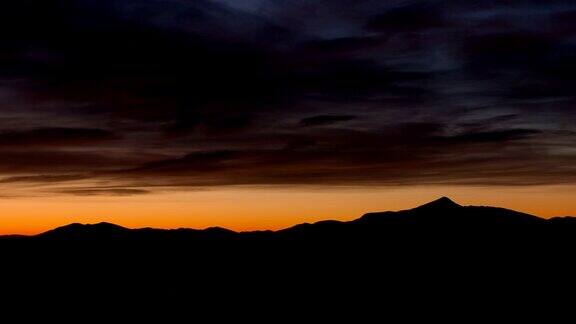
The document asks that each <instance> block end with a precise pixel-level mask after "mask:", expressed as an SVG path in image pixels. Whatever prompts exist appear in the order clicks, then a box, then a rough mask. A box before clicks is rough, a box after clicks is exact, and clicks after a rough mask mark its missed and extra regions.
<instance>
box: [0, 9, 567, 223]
mask: <svg viewBox="0 0 576 324" xmlns="http://www.w3.org/2000/svg"><path fill="white" fill-rule="evenodd" d="M575 85H576V2H574V1H568V0H562V1H560V0H531V1H527V0H517V1H516V0H507V1H502V0H485V1H470V0H446V1H434V0H431V1H409V0H365V1H358V0H354V1H353V0H291V1H288V0H242V1H240V0H18V1H16V0H10V1H2V3H1V4H0V211H1V213H0V234H7V233H24V234H28V233H38V232H41V231H44V230H47V229H50V228H53V227H55V226H60V225H64V224H67V223H71V222H82V223H94V222H100V221H107V222H113V223H117V224H120V225H124V226H129V227H146V226H151V227H168V228H174V227H199V228H203V227H208V226H222V227H228V228H231V229H235V230H252V229H277V228H282V227H287V226H290V225H293V224H296V223H301V222H312V221H318V220H322V219H328V218H330V219H344V220H345V219H353V218H356V217H359V216H360V215H361V214H363V213H365V212H369V211H377V210H398V209H404V208H411V207H414V206H416V205H418V204H422V203H425V202H427V201H430V200H432V199H435V198H438V197H440V196H450V197H452V198H454V199H455V200H456V201H458V202H459V203H462V204H465V205H468V204H475V205H497V206H502V207H507V208H513V209H517V210H521V211H525V212H530V213H534V214H538V215H541V216H545V217H549V216H566V215H574V216H576V199H574V197H576V89H575Z"/></svg>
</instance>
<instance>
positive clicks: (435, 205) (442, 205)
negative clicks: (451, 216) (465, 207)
mask: <svg viewBox="0 0 576 324" xmlns="http://www.w3.org/2000/svg"><path fill="white" fill-rule="evenodd" d="M458 207H462V206H461V205H459V204H457V203H455V202H454V201H453V200H452V199H450V198H448V197H442V198H439V199H436V200H434V201H432V202H429V203H427V204H424V205H422V206H420V207H417V208H416V209H424V208H425V209H451V208H458Z"/></svg>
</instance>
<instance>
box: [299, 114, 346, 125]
mask: <svg viewBox="0 0 576 324" xmlns="http://www.w3.org/2000/svg"><path fill="white" fill-rule="evenodd" d="M354 119H356V116H351V115H320V116H314V117H308V118H304V119H302V121H301V122H300V124H301V125H302V126H305V127H310V126H324V125H333V124H338V123H341V122H346V121H350V120H354Z"/></svg>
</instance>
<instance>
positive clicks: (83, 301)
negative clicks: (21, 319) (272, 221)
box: [0, 198, 576, 323]
mask: <svg viewBox="0 0 576 324" xmlns="http://www.w3.org/2000/svg"><path fill="white" fill-rule="evenodd" d="M575 248H576V219H574V218H556V219H550V220H545V219H542V218H539V217H536V216H532V215H528V214H524V213H520V212H516V211H512V210H506V209H501V208H494V207H472V206H471V207H464V206H460V205H458V204H456V203H454V202H453V201H451V200H449V199H448V198H442V199H439V200H437V201H434V202H431V203H429V204H426V205H423V206H420V207H418V208H415V209H411V210H405V211H400V212H383V213H371V214H367V215H364V216H363V217H361V218H359V219H357V220H354V221H351V222H336V221H324V222H320V223H316V224H302V225H297V226H294V227H292V228H288V229H285V230H281V231H277V232H251V233H236V232H233V231H229V230H225V229H220V228H212V229H207V230H191V229H179V230H157V229H127V228H123V227H120V226H116V225H113V224H106V223H103V224H96V225H80V224H73V225H68V226H64V227H61V228H57V229H54V230H52V231H49V232H46V233H43V234H40V235H38V236H33V237H24V236H7V237H3V238H2V239H1V240H0V251H1V261H2V262H1V267H0V273H1V275H2V276H1V278H2V283H3V286H4V287H8V286H15V287H16V288H15V289H13V290H9V291H11V292H10V294H7V293H5V296H9V297H10V298H9V299H10V300H11V301H12V302H14V301H16V303H17V304H19V305H28V304H29V302H30V300H31V299H32V300H35V302H36V303H40V304H42V303H55V304H57V305H58V307H64V309H68V308H70V307H71V306H70V305H75V306H74V307H76V308H75V309H79V310H80V311H81V312H83V314H84V315H83V316H86V314H90V318H98V316H101V317H100V318H101V319H102V320H103V321H105V322H106V321H108V320H109V318H111V317H109V316H112V315H111V313H115V312H116V311H117V310H121V311H122V312H123V313H125V314H126V313H127V314H128V316H129V318H131V317H133V316H136V318H138V317H140V318H145V319H150V318H149V317H150V316H152V315H151V314H154V312H155V311H158V312H159V313H160V317H156V320H157V321H159V322H180V321H179V320H176V319H174V318H172V320H169V318H170V316H174V317H175V318H179V316H182V315H183V316H185V318H186V317H187V318H191V319H198V318H199V316H206V315H208V316H209V317H210V318H211V319H212V320H216V319H222V318H226V317H230V316H231V317H232V318H242V314H250V316H249V317H248V319H253V318H257V317H258V316H260V318H261V319H262V318H264V320H266V321H267V322H271V323H275V322H277V321H276V320H272V319H274V318H282V319H283V320H286V319H291V320H292V321H296V322H301V321H304V322H306V321H308V320H309V319H310V318H309V317H308V316H309V315H308V314H310V312H312V314H315V316H320V317H316V318H320V319H322V318H323V319H324V320H327V319H338V320H342V318H340V316H341V314H344V313H347V312H348V313H353V317H352V318H349V321H350V322H352V323H356V322H370V321H368V320H367V319H365V320H364V321H363V320H361V319H362V317H361V316H362V314H366V316H369V317H370V318H387V316H390V314H395V315H398V314H400V316H402V317H403V318H404V319H405V320H409V319H414V316H416V318H418V316H423V315H425V318H426V319H428V320H430V319H432V318H438V317H434V316H436V315H434V314H435V313H438V314H442V318H446V317H445V316H452V317H456V318H458V316H457V315H458V314H459V313H458V312H467V313H466V315H465V316H466V318H470V319H471V318H474V319H479V318H482V317H481V316H482V315H483V314H489V312H488V310H490V312H494V311H496V312H500V311H501V310H504V311H506V312H508V313H511V314H513V316H516V315H517V314H524V315H526V314H529V312H530V311H531V310H537V309H539V308H540V305H541V303H542V302H549V301H551V300H552V299H553V298H556V297H558V296H568V297H567V298H564V297H562V298H561V300H563V301H564V302H568V303H570V301H571V299H570V298H571V297H570V296H571V295H572V292H573V288H572V287H574V286H573V285H572V280H571V279H572V278H573V277H574V274H575V273H576V269H575V267H574V266H573V265H572V264H573V263H574V262H573V259H574V256H576V249H575ZM14 291H16V293H14ZM16 296H17V297H18V298H21V299H16ZM472 300H475V301H474V302H472ZM554 300H555V302H554V303H556V300H557V299H554ZM511 301H515V302H517V301H523V303H521V308H518V309H516V308H514V306H513V304H511ZM528 302H530V303H535V304H536V306H534V308H532V306H527V305H531V304H528ZM129 305H130V306H129ZM95 306H97V307H95ZM78 307H79V308H78ZM130 307H131V308H130ZM172 308H178V311H174V310H171V309H172ZM7 309H8V308H7ZM52 309H53V308H52ZM231 309H234V311H231ZM160 310H161V311H160ZM456 311H458V312H456ZM27 312H29V310H28V311H27ZM27 312H25V313H20V316H24V315H26V316H27V315H29V314H28V313H27ZM67 314H68V315H71V314H72V313H67ZM105 314H107V315H105ZM266 314H268V315H266ZM156 315H158V314H156ZM254 316H256V317H254ZM267 316H272V317H267ZM374 316H376V317H374ZM499 316H500V315H499ZM244 319H246V317H244ZM304 319H307V320H304ZM278 321H279V320H278ZM131 322H132V321H131Z"/></svg>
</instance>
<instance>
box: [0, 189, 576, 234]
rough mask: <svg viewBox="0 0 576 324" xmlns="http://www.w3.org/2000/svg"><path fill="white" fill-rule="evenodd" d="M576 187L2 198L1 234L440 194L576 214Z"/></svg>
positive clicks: (237, 217)
mask: <svg viewBox="0 0 576 324" xmlns="http://www.w3.org/2000/svg"><path fill="white" fill-rule="evenodd" d="M575 193H576V187H574V186H571V187H566V186H564V187H559V186H557V187H532V188H469V187H438V186H435V187H411V188H397V189H371V188H369V189H366V188H364V189H330V190H325V189H220V190H208V191H199V192H166V193H159V194H151V195H145V196H134V197H41V198H6V199H2V200H0V206H1V207H2V215H1V217H0V234H2V235H4V234H37V233H41V232H43V231H46V230H50V229H52V228H55V227H58V226H62V225H66V224H69V223H98V222H111V223H115V224H118V225H121V226H126V227H130V228H141V227H155V228H180V227H189V228H206V227H212V226H220V227H225V228H229V229H232V230H236V231H247V230H265V229H272V230H276V229H281V228H286V227H290V226H292V225H295V224H299V223H303V222H316V221H320V220H325V219H336V220H352V219H355V218H358V217H360V216H361V215H362V214H364V213H367V212H372V211H386V210H401V209H408V208H413V207H416V206H418V205H420V204H423V203H426V202H429V201H431V200H434V199H436V198H438V197H440V196H449V197H451V198H453V199H454V200H455V201H456V202H458V203H460V204H462V205H490V206H499V207H505V208H510V209H515V210H519V211H523V212H527V213H531V214H535V215H538V216H541V217H553V216H569V215H572V216H576V201H575V200H574V199H573V197H574V194H575Z"/></svg>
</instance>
